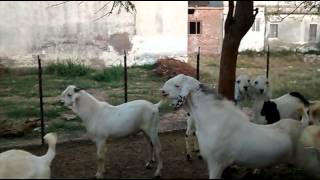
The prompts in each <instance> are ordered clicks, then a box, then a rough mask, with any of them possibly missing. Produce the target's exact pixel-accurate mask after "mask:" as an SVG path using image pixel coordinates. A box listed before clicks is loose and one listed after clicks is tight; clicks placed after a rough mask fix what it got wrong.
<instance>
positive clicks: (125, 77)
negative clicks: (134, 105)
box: [124, 50, 128, 102]
mask: <svg viewBox="0 0 320 180" xmlns="http://www.w3.org/2000/svg"><path fill="white" fill-rule="evenodd" d="M124 102H128V74H127V54H126V50H124Z"/></svg>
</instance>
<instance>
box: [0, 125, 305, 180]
mask: <svg viewBox="0 0 320 180" xmlns="http://www.w3.org/2000/svg"><path fill="white" fill-rule="evenodd" d="M160 141H161V144H162V157H163V161H164V164H163V171H162V178H163V179H180V178H181V179H206V178H208V173H207V168H206V164H205V162H204V161H203V160H199V159H197V158H196V156H195V157H194V160H193V161H192V162H188V161H187V160H186V154H185V153H186V152H185V141H184V131H175V132H170V133H163V134H160ZM146 144H147V143H146V140H145V138H144V137H143V136H141V135H137V136H130V137H128V138H121V139H117V140H111V141H110V142H108V151H107V155H106V166H105V170H106V173H105V178H107V179H119V178H121V179H122V178H125V179H127V178H135V179H149V178H153V173H154V170H155V169H154V168H153V169H152V170H147V169H145V167H144V165H145V163H146V162H147V159H146V158H147V157H148V152H149V151H148V149H147V148H146V147H147V146H146ZM23 149H25V150H28V151H30V152H32V153H35V154H37V155H42V154H44V153H45V152H46V149H47V147H39V146H29V147H24V148H23ZM3 150H4V149H2V150H0V152H2V151H3ZM95 152H96V148H95V145H94V144H93V143H92V142H90V141H70V142H65V143H62V144H58V145H57V155H56V158H55V159H54V161H53V164H52V178H54V179H62V178H67V179H69V178H74V179H75V178H76V179H80V178H81V179H88V178H94V175H95V172H96V169H97V168H96V167H97V165H96V154H95ZM243 171H244V169H243V168H241V169H240V170H235V169H232V170H230V171H229V172H227V173H225V177H229V178H230V177H233V178H237V177H239V174H241V172H243ZM246 178H255V179H256V178H258V179H261V178H263V179H264V178H268V179H270V178H272V179H289V178H290V179H306V178H308V176H306V175H305V174H304V173H303V172H302V171H301V170H299V169H295V168H293V167H289V166H286V165H281V166H277V167H274V168H271V169H267V170H265V171H264V172H262V173H260V174H258V175H254V176H253V175H250V174H249V175H247V176H246Z"/></svg>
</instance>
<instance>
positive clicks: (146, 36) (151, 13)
mask: <svg viewBox="0 0 320 180" xmlns="http://www.w3.org/2000/svg"><path fill="white" fill-rule="evenodd" d="M135 4H136V8H137V14H136V32H137V34H136V36H135V37H134V39H133V42H134V47H133V51H134V52H133V53H134V54H135V55H136V58H135V62H137V63H142V62H150V63H152V62H154V61H156V60H157V59H158V58H161V57H165V56H167V57H175V58H176V59H180V60H184V61H186V60H187V47H188V46H187V45H188V29H187V27H188V2H187V1H150V2H148V1H136V2H135Z"/></svg>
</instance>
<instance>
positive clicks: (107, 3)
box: [94, 1, 111, 14]
mask: <svg viewBox="0 0 320 180" xmlns="http://www.w3.org/2000/svg"><path fill="white" fill-rule="evenodd" d="M110 2H111V1H109V2H106V3H105V4H104V5H103V6H102V7H101V8H100V9H99V10H97V11H96V12H95V13H94V14H97V13H98V12H99V11H101V10H102V9H104V8H105V7H106V6H107V5H108V4H109V3H110Z"/></svg>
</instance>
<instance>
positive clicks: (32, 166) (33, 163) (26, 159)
mask: <svg viewBox="0 0 320 180" xmlns="http://www.w3.org/2000/svg"><path fill="white" fill-rule="evenodd" d="M44 140H45V141H46V143H47V144H48V145H49V148H48V151H47V153H46V154H45V155H43V156H35V155H33V154H31V153H29V152H26V151H23V150H9V151H5V152H2V153H0V179H50V174H51V173H50V172H51V170H50V166H51V162H52V160H53V159H54V157H55V154H56V142H57V135H56V134H55V133H49V134H46V135H45V136H44Z"/></svg>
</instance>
